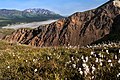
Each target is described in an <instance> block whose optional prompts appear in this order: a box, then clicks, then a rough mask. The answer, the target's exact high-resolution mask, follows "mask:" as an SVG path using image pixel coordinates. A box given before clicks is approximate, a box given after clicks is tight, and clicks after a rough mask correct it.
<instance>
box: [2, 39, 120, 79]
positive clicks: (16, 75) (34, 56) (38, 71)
mask: <svg viewBox="0 0 120 80" xmlns="http://www.w3.org/2000/svg"><path fill="white" fill-rule="evenodd" d="M107 49H108V50H112V49H115V50H118V49H119V47H118V48H112V47H111V48H107ZM115 56H116V57H115ZM119 73H120V53H119V52H117V51H114V52H110V53H109V54H108V53H107V52H106V50H105V49H104V50H102V49H92V48H64V47H58V48H56V47H55V48H54V47H49V48H36V47H31V46H26V45H19V44H17V43H16V44H15V43H14V44H13V43H6V42H5V41H0V80H34V79H36V80H119V79H120V75H119Z"/></svg>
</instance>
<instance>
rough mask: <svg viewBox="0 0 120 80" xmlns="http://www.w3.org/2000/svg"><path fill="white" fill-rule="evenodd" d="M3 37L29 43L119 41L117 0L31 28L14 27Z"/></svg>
mask: <svg viewBox="0 0 120 80" xmlns="http://www.w3.org/2000/svg"><path fill="white" fill-rule="evenodd" d="M5 39H6V40H8V41H11V42H19V43H21V44H27V45H32V46H70V45H71V46H86V45H88V44H91V43H94V42H101V41H120V0H110V1H108V2H107V3H105V4H103V5H101V6H100V7H98V8H96V9H92V10H89V11H85V12H76V13H74V14H73V15H71V16H69V17H67V18H64V19H60V20H58V21H56V22H54V23H51V24H48V25H43V26H39V27H38V28H36V29H33V30H27V29H18V30H16V31H15V32H14V33H13V34H12V35H9V36H6V38H5Z"/></svg>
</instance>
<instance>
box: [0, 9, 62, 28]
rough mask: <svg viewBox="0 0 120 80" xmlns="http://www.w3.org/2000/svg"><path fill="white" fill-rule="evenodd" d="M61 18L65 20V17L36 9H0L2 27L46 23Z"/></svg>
mask: <svg viewBox="0 0 120 80" xmlns="http://www.w3.org/2000/svg"><path fill="white" fill-rule="evenodd" d="M60 18H63V16H61V15H59V14H56V13H55V12H53V11H50V10H47V9H40V8H34V9H26V10H23V11H19V10H8V9H0V26H5V25H7V24H15V23H21V22H35V21H45V20H50V19H60Z"/></svg>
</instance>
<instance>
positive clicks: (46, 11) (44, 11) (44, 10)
mask: <svg viewBox="0 0 120 80" xmlns="http://www.w3.org/2000/svg"><path fill="white" fill-rule="evenodd" d="M24 11H25V12H29V13H37V14H44V15H48V14H56V13H55V12H53V11H50V10H47V9H41V8H29V9H25V10H24Z"/></svg>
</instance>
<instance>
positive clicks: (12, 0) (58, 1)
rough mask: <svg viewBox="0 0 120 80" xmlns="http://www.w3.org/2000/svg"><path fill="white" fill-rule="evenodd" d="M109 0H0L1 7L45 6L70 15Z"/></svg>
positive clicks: (22, 8) (20, 8)
mask: <svg viewBox="0 0 120 80" xmlns="http://www.w3.org/2000/svg"><path fill="white" fill-rule="evenodd" d="M107 1H108V0H0V9H18V10H24V9H27V8H44V9H49V10H52V11H54V12H56V13H59V14H62V15H70V14H72V13H74V12H81V11H85V10H89V9H92V8H96V7H98V6H99V5H101V4H103V3H105V2H107Z"/></svg>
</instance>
